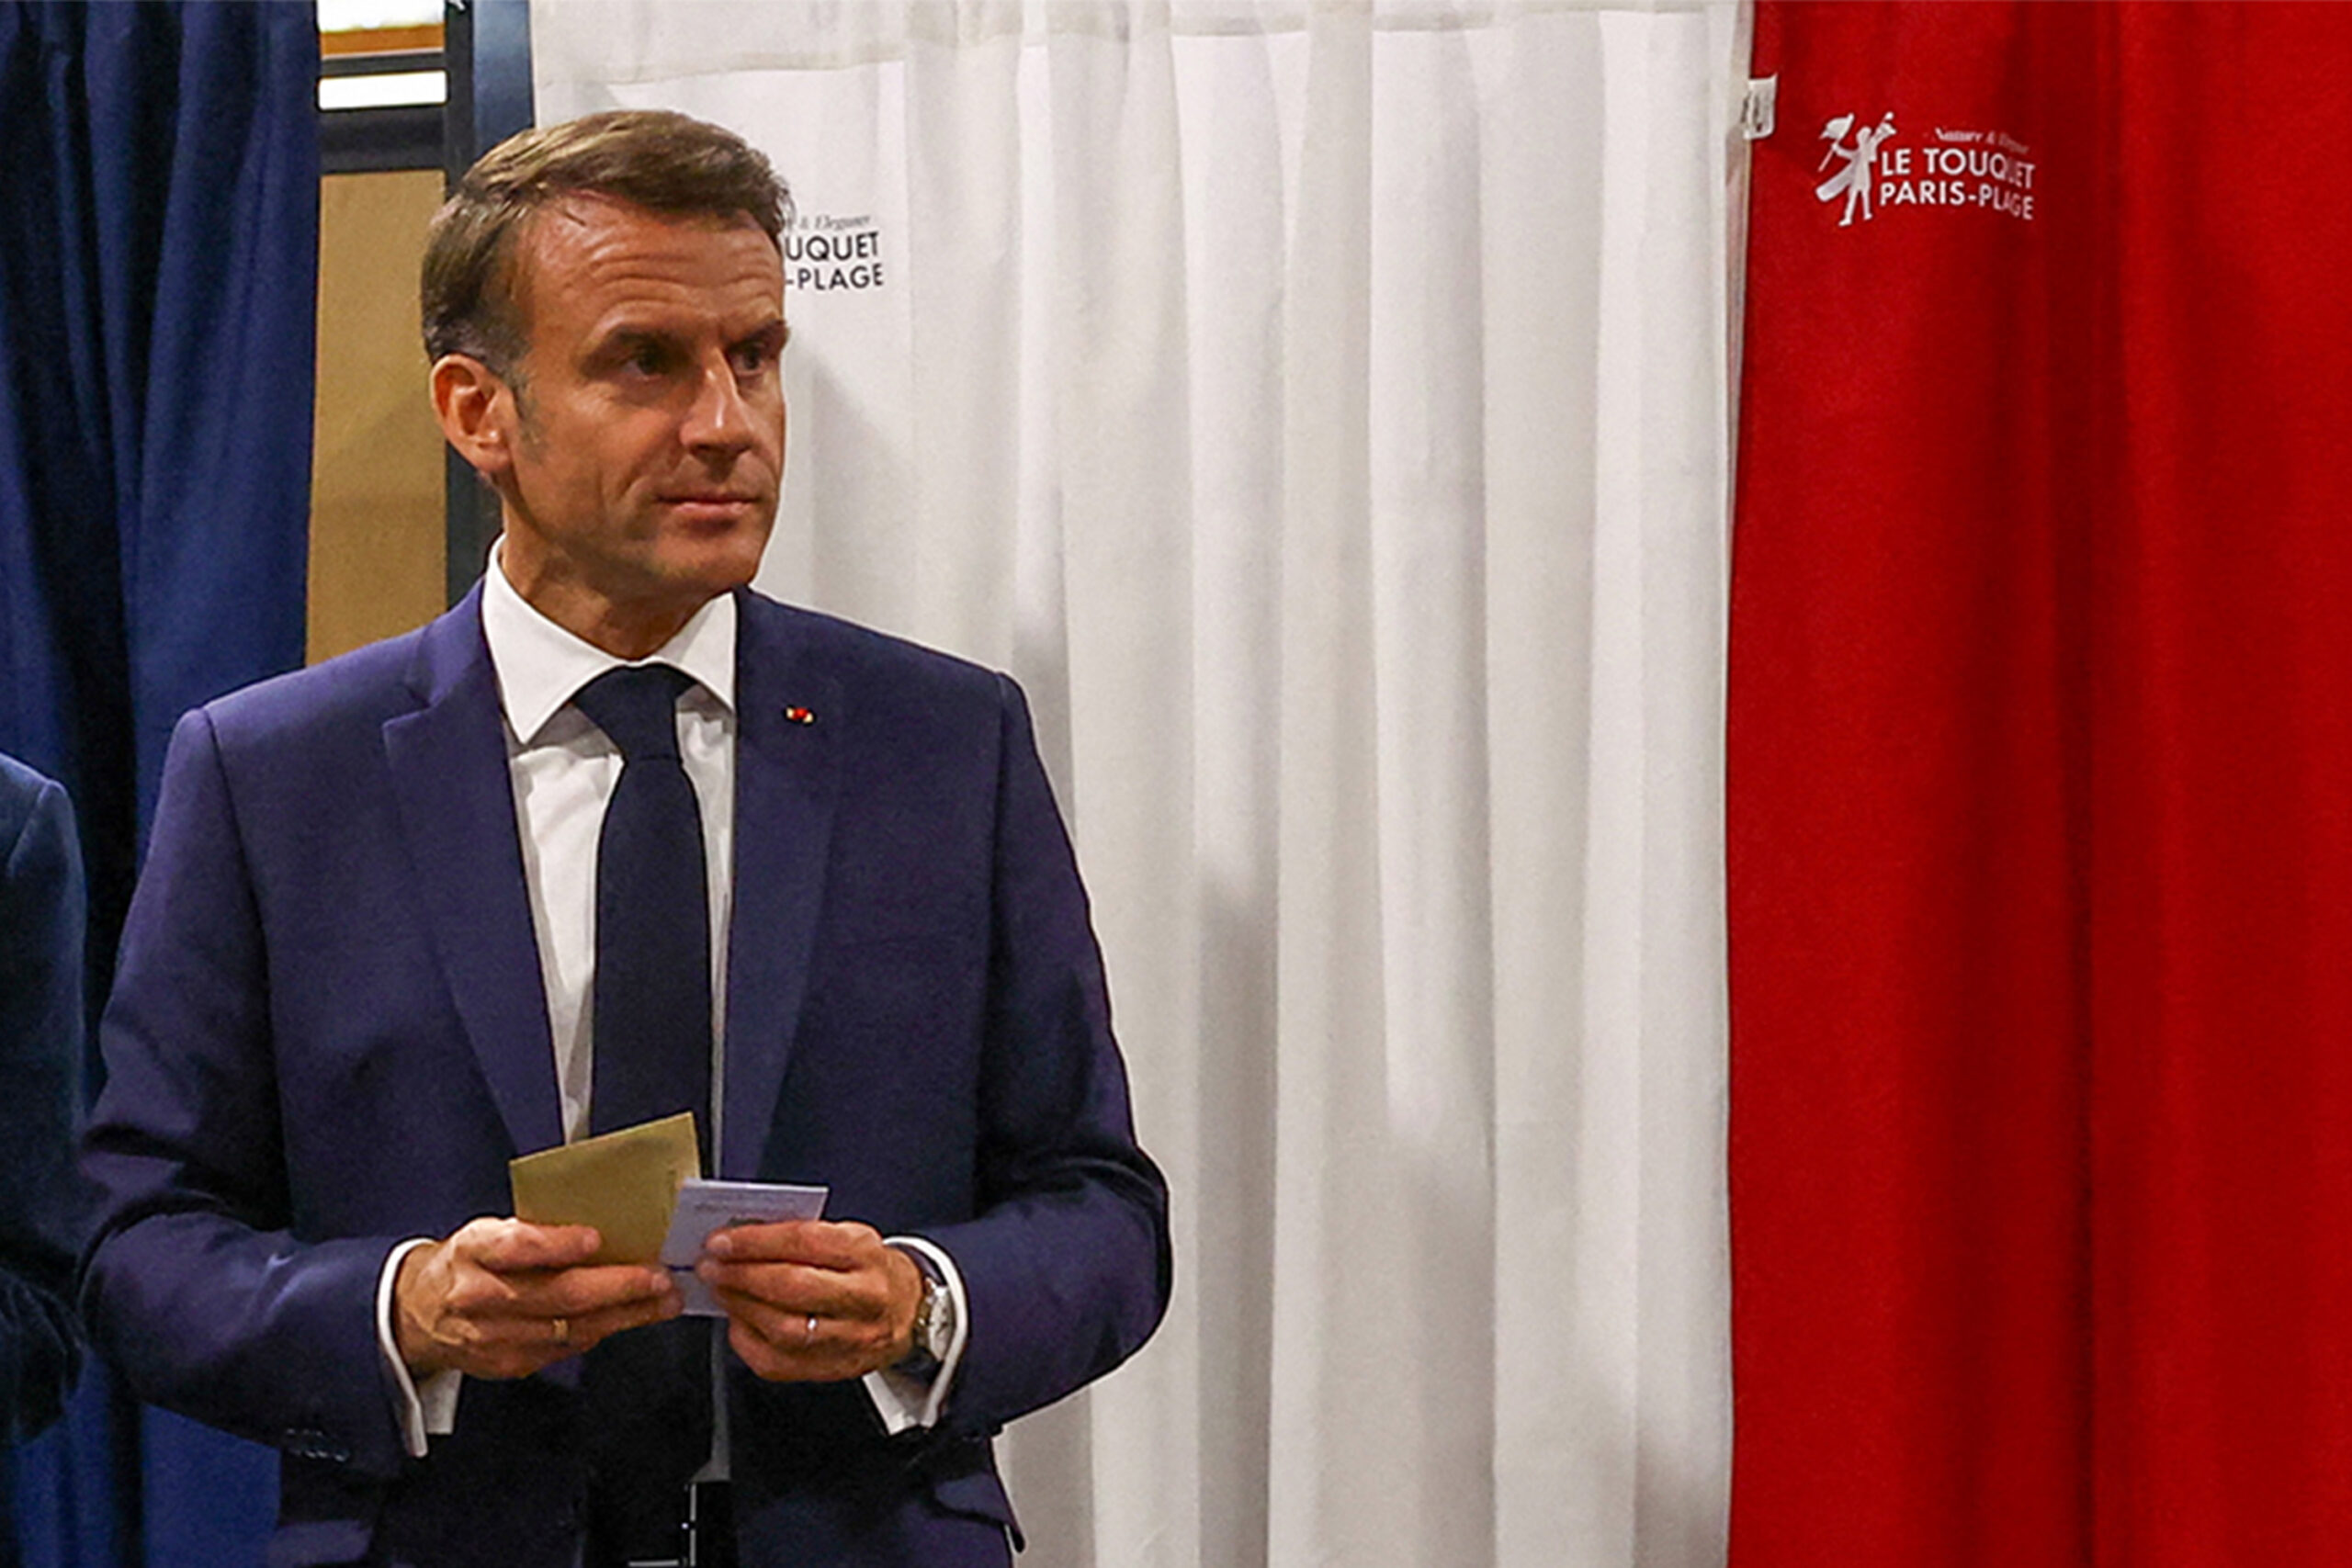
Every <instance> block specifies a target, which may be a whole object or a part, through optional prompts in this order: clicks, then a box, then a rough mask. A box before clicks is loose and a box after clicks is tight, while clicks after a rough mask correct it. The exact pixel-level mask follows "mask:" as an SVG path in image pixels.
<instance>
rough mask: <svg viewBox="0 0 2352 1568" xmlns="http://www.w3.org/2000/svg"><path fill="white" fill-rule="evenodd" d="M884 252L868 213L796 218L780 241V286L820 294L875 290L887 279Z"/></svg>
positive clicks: (885, 248) (877, 223)
mask: <svg viewBox="0 0 2352 1568" xmlns="http://www.w3.org/2000/svg"><path fill="white" fill-rule="evenodd" d="M888 251H889V246H888V243H886V242H885V241H884V238H883V231H882V225H881V223H880V221H879V220H876V218H875V217H874V216H873V215H872V214H871V213H865V212H858V213H850V214H840V213H832V212H802V213H798V214H797V215H795V217H794V219H793V223H792V229H791V231H790V232H788V233H786V235H785V237H784V286H785V288H787V289H797V290H800V291H801V292H803V293H806V292H809V291H810V290H814V291H815V292H817V293H820V294H823V293H827V292H829V291H831V290H834V289H860V288H882V287H884V286H885V285H886V284H887V283H888V281H889V279H890V277H891V276H892V272H891V269H890V267H889V266H888V265H887V262H886V257H887V255H888Z"/></svg>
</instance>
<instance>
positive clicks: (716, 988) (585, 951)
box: [376, 550, 970, 1478]
mask: <svg viewBox="0 0 2352 1568" xmlns="http://www.w3.org/2000/svg"><path fill="white" fill-rule="evenodd" d="M735 619H736V608H735V600H734V597H733V596H732V595H731V594H725V593H722V594H720V595H719V596H718V597H717V598H715V599H713V600H711V601H710V602H709V603H708V604H705V605H704V606H703V607H702V608H701V609H699V610H697V611H695V614H694V616H693V618H691V619H690V620H688V621H687V622H686V624H685V626H683V627H681V628H680V629H679V631H678V634H677V635H676V636H675V637H672V638H671V639H670V640H669V641H668V642H666V643H664V644H663V645H662V647H661V648H660V649H657V650H656V651H655V652H654V653H653V655H652V657H651V658H650V659H646V660H638V661H637V662H639V663H647V664H668V665H671V666H673V667H674V668H676V669H678V670H680V671H684V673H685V674H687V675H688V676H690V677H692V678H693V680H694V682H695V685H694V686H693V687H692V688H690V689H689V690H688V691H687V692H686V694H685V695H684V696H683V697H681V698H680V699H679V703H678V753H679V758H680V761H682V763H683V764H684V768H685V773H686V777H687V779H688V780H690V781H691V782H692V783H693V784H694V789H695V797H696V799H697V801H698V802H699V804H700V806H701V809H702V833H703V850H704V859H705V862H706V864H707V870H708V874H709V878H710V939H711V940H710V961H711V985H710V998H711V1015H712V1017H711V1024H712V1027H711V1072H710V1085H711V1103H712V1104H713V1105H714V1106H718V1105H724V1104H725V1103H726V1083H727V1079H726V1068H727V1060H726V1051H725V1041H726V1037H727V985H726V976H727V939H728V927H729V911H730V910H731V909H732V908H733V893H734V847H735V730H736V726H735ZM481 624H482V633H483V636H484V637H485V638H486V639H487V640H488V642H489V644H490V662H491V668H492V671H493V672H494V673H495V675H496V676H497V679H498V695H499V705H500V707H501V709H502V710H503V714H504V716H505V721H506V722H505V728H506V761H507V766H508V768H509V769H510V770H511V771H512V773H513V777H514V784H515V822H516V825H517V827H518V828H519V829H520V831H521V837H522V850H523V877H524V881H525V882H526V884H527V885H528V887H529V891H530V900H531V924H532V931H533V932H534V934H535V935H536V936H537V939H538V949H539V968H540V972H541V976H542V978H543V980H544V982H545V985H546V992H547V1006H548V1032H549V1033H550V1034H551V1035H552V1036H553V1038H554V1043H555V1075H556V1088H557V1091H558V1094H559V1096H560V1100H561V1105H562V1111H563V1135H564V1140H565V1141H566V1142H567V1143H569V1142H571V1141H572V1140H574V1139H577V1138H580V1137H582V1136H585V1135H586V1134H587V1132H588V1107H589V1101H590V1097H591V1095H592V1092H593V1089H594V1085H593V1084H592V1082H591V1078H592V1076H593V1073H592V1069H593V1066H594V1058H595V1052H594V1039H595V1032H594V1019H593V1018H592V1017H591V1016H590V1012H591V1010H592V1009H593V1007H594V1001H593V999H592V998H593V996H594V983H593V982H594V971H595V955H596V930H595V927H596V843H597V838H598V835H599V833H600V832H601V830H602V829H603V826H604V820H605V805H606V804H607V803H608V802H609V801H610V800H611V799H612V795H613V789H614V787H615V785H616V784H618V783H619V782H620V772H621V754H620V749H619V748H618V747H616V746H615V745H614V744H613V743H612V742H611V740H609V739H606V738H605V732H604V731H603V730H601V729H599V728H596V726H595V725H594V723H592V722H590V720H589V718H588V716H587V715H585V714H583V713H582V712H581V711H580V710H579V709H578V708H576V707H574V706H572V705H571V698H572V694H574V693H576V692H578V691H579V690H580V689H581V688H582V686H584V685H586V684H587V683H588V682H591V681H593V680H594V679H595V678H596V677H597V676H599V675H602V674H603V673H605V671H607V670H612V669H616V668H617V667H619V666H620V665H622V664H625V663H628V662H629V660H622V659H618V658H616V657H615V656H613V655H612V654H609V653H606V652H605V651H604V649H599V648H597V647H595V646H594V645H593V644H590V643H587V642H584V641H582V639H581V638H579V637H574V636H573V635H572V634H571V633H570V632H568V631H566V630H564V628H563V627H561V626H558V625H556V624H555V623H554V622H553V621H551V620H548V618H547V617H546V616H545V615H541V614H539V612H538V611H537V610H535V609H533V608H532V607H531V606H530V605H529V604H527V603H526V602H525V601H524V599H523V596H522V595H521V594H520V593H518V592H515V588H514V586H513V585H512V584H511V583H509V582H508V581H506V573H505V570H504V569H503V566H502V565H501V564H500V561H499V555H498V552H497V551H495V550H493V551H492V555H491V564H490V570H487V571H486V572H484V573H483V574H482V596H481ZM711 1121H712V1126H711V1128H710V1139H711V1160H712V1164H713V1166H714V1167H715V1168H723V1166H722V1165H721V1163H720V1162H721V1161H723V1159H724V1158H725V1153H724V1151H723V1149H722V1148H721V1146H720V1144H719V1135H720V1128H721V1122H722V1119H721V1118H719V1117H718V1116H716V1115H714V1116H713V1117H712V1118H711ZM890 1240H891V1244H892V1245H893V1246H896V1247H905V1248H909V1249H911V1250H915V1251H920V1252H921V1253H922V1254H923V1255H924V1257H926V1258H929V1259H931V1260H932V1261H933V1263H934V1264H936V1265H937V1266H938V1268H939V1270H940V1272H941V1274H942V1276H943V1277H944V1280H945V1281H946V1284H947V1289H948V1292H949V1294H950V1295H951V1296H952V1297H953V1299H954V1303H955V1319H956V1328H955V1341H954V1343H953V1344H952V1345H951V1346H950V1348H949V1350H948V1354H947V1355H946V1356H945V1357H944V1358H943V1359H942V1362H941V1365H940V1367H939V1370H938V1371H937V1372H936V1374H934V1375H933V1377H931V1378H930V1379H928V1380H926V1379H922V1378H917V1377H911V1376H909V1375H907V1374H905V1373H903V1372H897V1371H880V1372H871V1373H868V1374H867V1375H866V1378H865V1387H866V1392H867V1393H868V1394H869V1395H870V1396H871V1397H872V1399H873V1401H874V1404H875V1409H876V1412H877V1413H879V1415H880V1416H881V1417H882V1423H883V1426H884V1427H886V1428H887V1429H888V1430H890V1431H893V1432H897V1431H901V1430H904V1429H905V1428H907V1427H927V1426H930V1425H932V1424H933V1423H934V1422H936V1421H937V1420H938V1418H939V1412H940V1408H941V1406H942V1405H943V1404H944V1403H945V1401H946V1397H947V1391H948V1386H949V1384H950V1382H952V1380H953V1379H954V1376H955V1372H956V1366H957V1364H958V1363H959V1362H960V1361H961V1360H962V1359H963V1352H964V1344H965V1340H966V1338H967V1325H968V1324H969V1322H970V1315H969V1313H968V1312H967V1307H966V1299H965V1293H964V1281H963V1278H962V1276H961V1275H960V1274H959V1273H958V1272H957V1270H956V1264H955V1261H954V1260H953V1259H952V1258H949V1257H948V1256H947V1254H946V1253H945V1252H944V1251H942V1250H941V1249H940V1248H939V1247H935V1246H933V1244H931V1243H930V1242H927V1241H925V1240H923V1239H922V1237H920V1236H893V1237H891V1238H890ZM425 1245H427V1242H426V1241H425V1240H424V1238H419V1239H418V1240H414V1241H410V1242H405V1243H403V1244H402V1245H401V1246H400V1247H396V1248H394V1249H393V1251H392V1254H391V1256H390V1258H388V1259H387V1260H386V1262H385V1264H384V1272H383V1274H382V1276H381V1277H380V1279H379V1281H378V1285H377V1292H376V1302H377V1305H376V1318H377V1333H378V1337H379V1343H380V1345H381V1347H382V1349H383V1354H384V1358H385V1360H386V1363H387V1365H388V1367H389V1369H390V1373H391V1376H392V1379H393V1382H394V1383H395V1385H396V1386H397V1387H398V1389H399V1391H400V1404H401V1412H400V1414H401V1431H402V1434H403V1436H404V1438H405V1439H406V1442H407V1447H408V1451H409V1454H410V1456H411V1457H412V1458H419V1459H421V1458H423V1457H424V1452H425V1448H426V1441H427V1438H429V1437H432V1436H435V1435H441V1434H446V1433H448V1432H450V1431H453V1430H455V1429H456V1421H457V1409H458V1390H459V1388H460V1387H461V1386H462V1382H463V1378H462V1374H460V1373H458V1372H455V1371H447V1372H441V1373H437V1374H435V1375H434V1376H432V1377H429V1378H427V1379H425V1380H424V1382H423V1384H422V1385H419V1384H417V1383H415V1382H413V1380H412V1379H411V1378H410V1377H409V1374H408V1369H407V1367H406V1365H405V1364H404V1363H403V1362H402V1361H401V1357H400V1352H399V1348H398V1339H397V1337H396V1335H395V1333H394V1330H393V1325H392V1283H393V1280H394V1279H395V1278H396V1277H397V1275H398V1274H399V1272H400V1266H401V1259H402V1258H406V1257H407V1256H408V1254H409V1252H410V1251H411V1250H412V1249H413V1248H415V1247H422V1246H425ZM726 1411H727V1402H726V1399H725V1397H724V1389H723V1387H722V1388H721V1390H720V1397H719V1398H718V1402H717V1405H716V1408H715V1410H714V1412H713V1414H714V1416H716V1418H717V1420H718V1428H719V1430H718V1461H716V1464H717V1468H715V1469H714V1470H713V1471H711V1472H707V1478H717V1477H718V1476H722V1475H723V1474H724V1473H725V1470H724V1465H725V1455H726V1446H727V1445H726V1431H725V1428H726Z"/></svg>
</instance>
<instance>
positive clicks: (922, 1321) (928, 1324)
mask: <svg viewBox="0 0 2352 1568" xmlns="http://www.w3.org/2000/svg"><path fill="white" fill-rule="evenodd" d="M899 1250H901V1251H902V1252H904V1253H905V1254H906V1255H907V1258H908V1259H909V1261H910V1262H912V1263H913V1264H914V1266H915V1267H916V1268H917V1269H921V1270H922V1301H921V1302H919V1303H916V1304H915V1343H914V1348H912V1349H910V1350H909V1351H908V1352H907V1354H906V1358H905V1359H903V1360H901V1361H899V1364H898V1365H897V1366H896V1367H893V1368H892V1369H891V1371H899V1372H905V1373H906V1374H908V1375H909V1376H910V1377H918V1378H928V1377H933V1376H935V1375H937V1373H938V1371H939V1368H940V1365H941V1363H942V1362H944V1361H945V1360H946V1359H947V1352H948V1349H949V1348H950V1347H952V1346H953V1345H954V1344H955V1343H956V1295H955V1292H952V1291H950V1290H949V1289H948V1288H947V1280H946V1279H945V1277H944V1276H943V1275H942V1274H941V1273H940V1271H939V1265H938V1264H936V1263H933V1261H932V1260H931V1259H930V1258H927V1257H925V1256H924V1255H923V1254H922V1253H921V1252H918V1251H916V1250H915V1249H914V1248H913V1247H901V1248H900V1249H899Z"/></svg>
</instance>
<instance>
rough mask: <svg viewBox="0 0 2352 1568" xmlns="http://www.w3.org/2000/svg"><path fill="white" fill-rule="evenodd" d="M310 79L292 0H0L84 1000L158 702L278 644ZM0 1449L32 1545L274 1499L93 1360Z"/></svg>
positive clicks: (219, 1542) (149, 766) (266, 1511)
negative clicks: (60, 1414) (85, 906)
mask: <svg viewBox="0 0 2352 1568" xmlns="http://www.w3.org/2000/svg"><path fill="white" fill-rule="evenodd" d="M317 70H318V34H317V25H316V21H315V17H314V16H313V13H312V10H311V6H307V5H284V6H278V5H238V4H220V5H202V4H193V5H150V6H73V5H62V4H61V5H41V4H27V3H18V0H12V3H9V4H6V5H0V109H4V110H5V113H6V120H7V126H8V132H9V136H8V155H7V156H6V158H5V159H0V750H8V751H11V752H13V753H15V754H17V755H19V756H22V757H24V758H25V759H26V760H28V761H31V762H33V763H34V764H35V765H36V766H38V767H40V769H42V771H44V772H46V773H51V775H52V776H54V777H56V778H58V779H60V780H61V781H62V783H64V784H65V785H66V786H67V788H68V790H69V791H70V792H71V794H72V795H73V796H74V804H75V807H76V810H77V812H78V814H79V818H80V827H81V832H82V839H83V849H84V856H85V864H86V866H87V869H88V874H89V879H90V895H91V897H90V919H91V930H90V942H89V944H88V946H89V953H90V958H91V978H92V992H93V1000H94V1003H95V1002H96V1000H98V999H101V998H103V996H104V991H105V987H106V983H107V976H108V974H109V973H110V967H111V964H112V959H113V952H114V942H115V936H116V932H117V931H118V929H119V924H120V920H121V917H122V912H123V910H124V908H126V906H127V904H128V902H129V898H130V884H131V880H132V877H133V875H134V873H135V867H136V864H137V860H138V853H139V845H140V842H141V833H142V832H143V828H144V824H145V820H146V812H147V809H148V807H150V806H151V805H152V803H153V797H154V790H155V787H156V784H157V781H158V778H159V776H160V773H161V770H162V765H163V757H164V746H165V744H166V742H167V741H168V739H169V738H170V733H171V728H172V725H173V723H174V721H175V720H176V719H177V718H178V716H179V715H180V714H181V713H182V712H183V711H185V710H186V709H187V708H188V707H190V706H192V705H195V704H197V703H198V702H201V701H204V700H206V699H208V698H209V697H212V696H214V695H217V694H220V693H221V692H224V691H227V690H229V689H231V688H232V687H234V686H239V685H243V684H244V683H245V682H249V681H253V680H255V679H258V678H260V677H262V676H264V675H268V674H273V673H276V672H277V671H282V670H286V669H290V668H292V667H293V666H295V665H297V664H299V663H300V661H301V658H302V643H303V599H302V593H303V588H302V583H303V563H304V551H305V547H306V538H307V530H308V521H309V486H310V441H311V380H312V358H313V352H314V350H313V344H314V331H315V326H314V321H313V319H312V310H313V309H314V306H313V299H314V276H315V269H316V250H317V210H318V178H319V169H318V146H317V128H316V111H315V100H314V91H315V88H314V83H315V80H316V76H317ZM92 1017H94V1018H95V1017H96V1008H95V1005H94V1007H93V1010H92ZM90 1077H91V1081H92V1083H93V1086H95V1082H96V1071H95V1068H94V1070H93V1072H92V1074H91V1075H90ZM13 1469H14V1471H15V1484H16V1487H17V1501H18V1507H19V1515H20V1520H19V1522H20V1525H21V1528H22V1530H23V1532H24V1535H25V1538H26V1546H27V1560H28V1562H33V1563H43V1564H45V1563H60V1564H64V1563H74V1564H94V1565H95V1564H104V1565H106V1568H114V1565H115V1564H118V1563H133V1562H141V1563H147V1564H164V1563H182V1562H186V1563H214V1562H251V1561H254V1560H256V1559H257V1558H258V1556H259V1553H260V1550H261V1548H260V1536H261V1533H262V1531H263V1530H265V1529H266V1526H267V1524H268V1522H269V1518H270V1515H271V1513H272V1512H273V1511H274V1506H275V1502H274V1498H275V1489H276V1472H275V1467H274V1461H272V1459H271V1458H270V1456H268V1455H266V1454H265V1453H263V1452H262V1451H261V1450H256V1449H253V1448H251V1447H249V1446H247V1445H243V1444H234V1443H232V1442H231V1441H230V1440H229V1439H226V1438H220V1437H218V1436H217V1435H215V1434H212V1433H209V1432H207V1431H205V1430H203V1429H201V1428H198V1427H193V1426H191V1425H190V1424H188V1423H186V1422H181V1421H178V1420H176V1419H175V1418H172V1417H168V1416H160V1415H158V1414H156V1413H153V1412H148V1413H143V1414H142V1413H141V1412H140V1411H139V1410H138V1409H137V1408H136V1407H134V1406H131V1405H130V1404H128V1403H127V1402H124V1401H122V1400H121V1399H120V1396H119V1393H117V1392H116V1391H114V1390H113V1389H111V1388H110V1386H109V1384H108V1382H107V1379H106V1378H105V1377H104V1375H103V1372H102V1371H99V1370H96V1369H94V1370H93V1371H91V1372H90V1373H89V1374H87V1375H86V1376H85V1380H84V1385H83V1388H82V1390H81V1392H80V1393H79V1394H78V1395H77V1396H76V1399H75V1402H74V1408H73V1410H72V1412H71V1413H70V1415H69V1417H68V1420H67V1422H66V1423H65V1425H64V1426H63V1427H62V1428H60V1429H58V1430H56V1431H53V1432H51V1434H49V1435H48V1436H46V1437H44V1438H40V1440H38V1441H37V1442H36V1443H34V1444H33V1445H31V1446H29V1447H28V1448H27V1449H25V1450H21V1451H19V1452H18V1453H17V1454H16V1455H15V1456H13Z"/></svg>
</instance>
